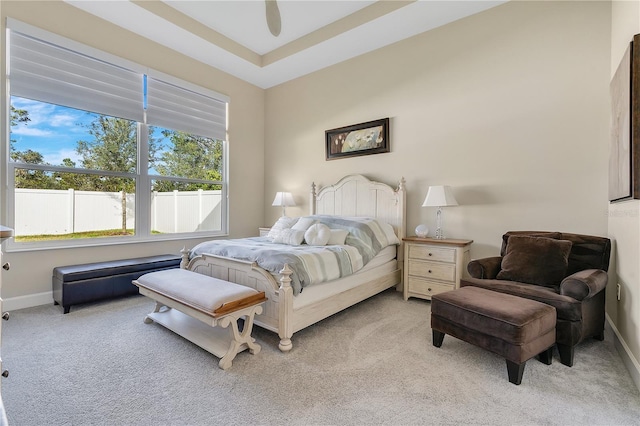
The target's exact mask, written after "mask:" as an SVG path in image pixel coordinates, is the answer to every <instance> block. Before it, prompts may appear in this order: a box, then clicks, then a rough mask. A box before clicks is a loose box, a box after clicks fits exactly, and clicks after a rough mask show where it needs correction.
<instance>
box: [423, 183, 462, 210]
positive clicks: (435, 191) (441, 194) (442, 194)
mask: <svg viewBox="0 0 640 426" xmlns="http://www.w3.org/2000/svg"><path fill="white" fill-rule="evenodd" d="M457 205H458V202H457V201H456V197H454V196H453V192H452V191H451V187H449V186H442V185H439V186H430V187H429V191H428V192H427V197H426V198H425V199H424V203H422V207H445V206H457Z"/></svg>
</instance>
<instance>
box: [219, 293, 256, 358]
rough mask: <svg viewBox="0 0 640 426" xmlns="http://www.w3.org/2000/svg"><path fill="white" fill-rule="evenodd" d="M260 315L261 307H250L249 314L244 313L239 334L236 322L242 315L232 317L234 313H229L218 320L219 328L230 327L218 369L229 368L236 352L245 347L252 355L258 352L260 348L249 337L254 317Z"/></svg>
mask: <svg viewBox="0 0 640 426" xmlns="http://www.w3.org/2000/svg"><path fill="white" fill-rule="evenodd" d="M241 312H246V310H245V309H243V310H242V311H241ZM261 313H262V306H261V305H255V306H252V307H251V308H250V309H249V312H248V313H246V317H245V319H244V324H243V327H242V332H240V330H239V329H238V320H239V319H240V317H241V316H243V315H234V314H235V313H231V314H229V315H226V316H224V317H222V318H220V319H218V324H219V325H220V327H222V328H227V327H229V325H230V326H231V328H230V332H231V337H232V340H231V343H230V345H229V349H228V350H227V353H226V354H224V356H222V358H221V359H220V362H219V363H218V366H219V367H220V368H222V369H223V370H226V369H227V368H229V367H231V363H232V362H233V359H234V358H235V357H236V355H237V354H238V352H240V351H241V350H243V349H244V348H245V345H246V347H247V348H248V349H249V352H250V353H251V354H253V355H255V354H257V353H259V352H260V349H261V347H260V345H258V344H257V343H256V341H255V339H254V338H253V337H251V331H252V330H253V319H254V317H255V316H256V314H261Z"/></svg>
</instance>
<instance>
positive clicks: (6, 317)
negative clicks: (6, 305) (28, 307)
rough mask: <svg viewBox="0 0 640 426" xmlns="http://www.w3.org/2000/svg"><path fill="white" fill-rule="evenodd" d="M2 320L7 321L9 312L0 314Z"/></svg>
mask: <svg viewBox="0 0 640 426" xmlns="http://www.w3.org/2000/svg"><path fill="white" fill-rule="evenodd" d="M2 319H3V320H5V321H9V312H4V313H3V314H2Z"/></svg>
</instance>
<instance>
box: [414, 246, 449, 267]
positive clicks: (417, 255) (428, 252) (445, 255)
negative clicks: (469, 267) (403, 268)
mask: <svg viewBox="0 0 640 426" xmlns="http://www.w3.org/2000/svg"><path fill="white" fill-rule="evenodd" d="M409 259H422V260H432V261H435V262H451V263H454V262H455V261H456V249H455V248H446V247H433V246H418V245H411V246H409Z"/></svg>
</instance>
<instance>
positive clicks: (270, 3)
mask: <svg viewBox="0 0 640 426" xmlns="http://www.w3.org/2000/svg"><path fill="white" fill-rule="evenodd" d="M264 3H265V8H266V14H267V26H268V27H269V31H271V34H273V35H274V36H275V37H278V36H279V35H280V30H281V29H282V22H281V21H280V9H278V3H277V2H276V0H264Z"/></svg>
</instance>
